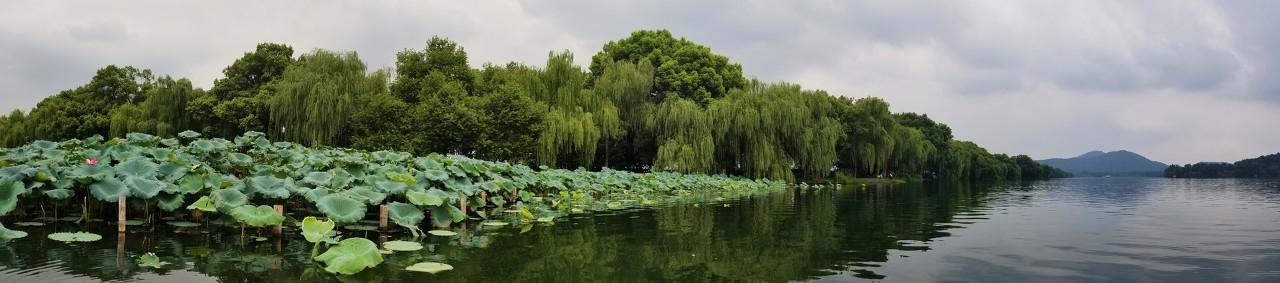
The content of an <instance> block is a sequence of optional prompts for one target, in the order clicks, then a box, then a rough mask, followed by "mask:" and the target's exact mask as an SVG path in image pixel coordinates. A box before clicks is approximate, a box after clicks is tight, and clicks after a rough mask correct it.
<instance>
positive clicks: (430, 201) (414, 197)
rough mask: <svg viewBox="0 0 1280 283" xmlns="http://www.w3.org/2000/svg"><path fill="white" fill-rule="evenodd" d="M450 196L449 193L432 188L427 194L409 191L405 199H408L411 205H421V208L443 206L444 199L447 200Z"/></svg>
mask: <svg viewBox="0 0 1280 283" xmlns="http://www.w3.org/2000/svg"><path fill="white" fill-rule="evenodd" d="M448 196H449V195H448V193H445V192H444V191H441V190H439V189H436V188H431V189H429V190H427V191H426V192H423V191H409V192H406V193H405V194H404V197H405V198H406V199H408V200H409V202H410V203H413V204H415V205H420V206H438V205H442V204H444V199H445V198H447V197H448Z"/></svg>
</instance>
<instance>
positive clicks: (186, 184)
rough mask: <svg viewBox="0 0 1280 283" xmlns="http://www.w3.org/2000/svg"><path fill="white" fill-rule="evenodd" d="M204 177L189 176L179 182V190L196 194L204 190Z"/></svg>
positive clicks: (198, 175) (197, 175)
mask: <svg viewBox="0 0 1280 283" xmlns="http://www.w3.org/2000/svg"><path fill="white" fill-rule="evenodd" d="M204 178H205V176H204V175H200V174H187V175H186V176H183V177H182V179H179V180H178V190H179V191H181V192H183V193H188V194H194V193H199V192H200V191H201V190H204Z"/></svg>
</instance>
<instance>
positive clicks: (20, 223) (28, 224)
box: [13, 222, 44, 226]
mask: <svg viewBox="0 0 1280 283" xmlns="http://www.w3.org/2000/svg"><path fill="white" fill-rule="evenodd" d="M13 225H18V226H44V223H43V222H14V223H13Z"/></svg>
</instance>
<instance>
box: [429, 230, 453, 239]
mask: <svg viewBox="0 0 1280 283" xmlns="http://www.w3.org/2000/svg"><path fill="white" fill-rule="evenodd" d="M427 234H431V235H436V236H440V237H453V236H457V235H458V232H454V231H449V230H431V231H427Z"/></svg>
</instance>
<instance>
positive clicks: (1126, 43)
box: [0, 0, 1280, 163]
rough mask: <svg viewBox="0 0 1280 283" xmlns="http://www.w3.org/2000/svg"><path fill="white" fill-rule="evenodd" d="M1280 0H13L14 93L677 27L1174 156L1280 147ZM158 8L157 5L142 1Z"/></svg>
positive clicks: (1025, 149) (702, 37)
mask: <svg viewBox="0 0 1280 283" xmlns="http://www.w3.org/2000/svg"><path fill="white" fill-rule="evenodd" d="M1277 10H1280V3H1278V2H1275V1H1231V2H1211V1H1195V0H1185V1H1167V2H1161V3H1158V4H1152V3H1144V2H1136V1H1135V2H1126V1H1101V0H1099V1H822V0H814V1H783V2H777V1H740V2H734V3H732V4H729V3H725V2H720V1H633V2H622V1H585V0H582V1H525V2H490V1H474V2H467V3H454V2H443V1H440V2H436V1H429V2H397V3H378V4H369V3H359V4H356V3H347V2H327V3H280V2H242V3H227V2H217V3H182V4H178V3H170V2H163V1H157V2H128V3H99V2H72V3H67V2H44V1H7V2H3V3H0V61H2V62H5V63H4V64H0V111H6V112H7V111H8V110H11V109H29V108H30V107H32V106H34V105H35V103H36V102H38V101H39V99H41V98H43V97H45V96H48V95H52V94H55V93H57V92H58V91H59V90H62V89H68V88H72V87H75V86H77V85H80V84H83V83H84V82H85V81H87V80H88V79H89V77H90V76H92V73H93V71H94V70H95V69H97V68H99V67H101V66H104V65H107V64H119V65H134V66H139V67H143V68H150V69H152V70H154V71H156V72H157V73H158V74H168V75H173V76H177V77H189V78H191V79H192V80H193V81H194V82H196V83H197V84H198V85H201V86H204V87H208V86H209V85H210V84H211V83H212V81H213V80H214V79H216V78H218V77H220V76H221V74H220V73H219V72H220V70H221V68H223V67H225V66H226V65H227V64H230V63H231V62H232V61H233V60H234V59H235V58H237V57H239V56H240V54H242V53H244V52H246V51H249V50H251V49H252V48H253V46H254V45H255V44H256V43H258V42H266V41H271V42H281V43H287V44H290V45H292V46H294V48H295V50H298V51H299V52H305V51H309V50H311V49H314V48H326V49H334V50H355V51H357V52H359V53H360V54H361V57H362V58H364V59H365V60H366V62H367V63H368V64H369V66H370V67H371V68H386V67H392V66H393V63H394V54H395V52H396V51H399V50H402V49H405V48H422V45H423V43H424V42H425V41H426V40H427V39H428V38H430V37H431V36H433V35H440V36H445V37H449V38H450V39H453V40H455V41H458V42H459V43H460V44H462V45H463V46H464V47H466V48H467V51H468V53H469V54H470V56H471V61H472V64H473V65H476V66H479V65H480V64H482V63H485V62H496V63H503V62H507V61H519V62H524V63H530V64H539V65H540V64H542V62H544V61H545V59H546V54H547V52H548V51H551V50H565V49H567V50H571V51H573V52H574V53H575V54H576V57H577V58H578V62H579V63H580V64H583V65H585V64H586V63H587V60H589V59H590V56H591V55H592V54H594V53H595V52H596V51H598V50H599V48H600V46H601V45H603V44H604V43H605V42H608V41H610V40H616V39H619V38H622V37H625V36H626V35H627V34H628V33H630V32H631V31H634V30H637V29H654V28H665V29H669V30H671V31H672V32H673V33H675V34H676V35H678V36H683V37H686V38H689V39H691V40H693V41H696V42H699V43H702V44H704V45H707V46H709V47H711V48H712V49H713V50H714V51H716V52H718V53H721V54H725V55H727V56H729V57H730V58H731V59H732V60H734V61H737V62H739V63H741V64H742V65H743V68H744V71H745V72H746V73H747V74H748V75H749V76H755V77H757V78H760V79H762V80H766V81H791V82H797V83H800V84H802V85H804V86H806V87H809V88H817V89H825V90H828V91H829V92H831V93H833V94H838V95H847V96H859V97H860V96H867V95H874V96H881V97H885V98H886V99H888V100H889V101H890V102H891V103H893V106H894V109H895V110H899V111H915V112H925V113H929V114H930V116H931V117H935V118H936V119H938V120H941V121H943V122H946V123H948V124H950V125H952V127H953V128H954V129H955V131H956V133H957V136H958V137H959V138H964V139H971V140H974V141H976V142H978V143H979V144H982V145H984V146H987V147H988V148H990V149H991V150H994V151H999V152H1015V153H1028V154H1030V155H1032V156H1033V157H1038V158H1044V157H1056V156H1073V155H1076V154H1079V153H1080V152H1083V151H1087V150H1093V149H1102V150H1114V149H1129V150H1133V151H1137V152H1139V153H1143V154H1146V155H1148V156H1149V157H1152V158H1155V159H1158V160H1161V161H1167V162H1179V163H1182V162H1191V161H1198V160H1234V159H1240V158H1247V157H1252V156H1257V155H1260V154H1264V153H1273V152H1277V151H1280V147H1277V146H1276V144H1280V128H1277V126H1276V125H1274V123H1273V122H1269V121H1278V120H1280V80H1276V79H1274V78H1273V77H1274V76H1275V75H1274V74H1276V73H1278V72H1280V54H1277V52H1280V51H1277V50H1280V33H1276V32H1274V31H1273V30H1271V29H1273V28H1272V27H1275V26H1280V20H1278V19H1277V17H1275V16H1274V15H1272V13H1273V12H1274V11H1277ZM139 11H146V12H145V13H140V12H139Z"/></svg>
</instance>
